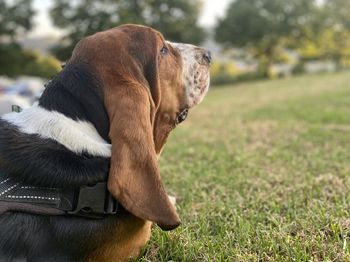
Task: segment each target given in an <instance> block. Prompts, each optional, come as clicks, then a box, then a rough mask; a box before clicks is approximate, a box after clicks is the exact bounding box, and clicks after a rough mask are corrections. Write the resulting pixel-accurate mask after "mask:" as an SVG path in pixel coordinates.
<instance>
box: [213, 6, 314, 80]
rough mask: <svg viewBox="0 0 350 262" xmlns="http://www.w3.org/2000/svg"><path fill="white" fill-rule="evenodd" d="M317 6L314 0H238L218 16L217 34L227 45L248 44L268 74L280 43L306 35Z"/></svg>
mask: <svg viewBox="0 0 350 262" xmlns="http://www.w3.org/2000/svg"><path fill="white" fill-rule="evenodd" d="M314 8H315V1H314V0H291V1H281V0H235V1H233V2H232V3H231V4H230V6H229V7H228V9H227V12H226V16H225V17H224V18H222V19H219V20H218V23H217V25H216V28H215V38H216V40H217V41H218V42H220V43H222V44H224V45H226V46H234V47H245V48H248V49H249V50H250V51H251V52H253V53H254V55H255V56H256V57H257V58H258V59H259V61H260V70H261V73H262V75H263V76H265V77H268V76H269V75H270V72H271V66H272V63H273V60H274V58H275V56H276V52H277V50H278V47H279V46H280V45H282V44H284V43H285V42H287V40H288V39H289V38H294V39H295V40H298V41H299V40H300V39H302V38H303V37H304V29H305V27H306V26H307V25H308V23H310V22H311V21H312V20H313V14H314V12H313V9H314Z"/></svg>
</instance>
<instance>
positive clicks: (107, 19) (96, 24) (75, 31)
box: [50, 0, 205, 60]
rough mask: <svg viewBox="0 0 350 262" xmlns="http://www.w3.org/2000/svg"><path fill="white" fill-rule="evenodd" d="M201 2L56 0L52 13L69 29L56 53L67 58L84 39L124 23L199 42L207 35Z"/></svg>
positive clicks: (182, 40) (196, 0)
mask: <svg viewBox="0 0 350 262" xmlns="http://www.w3.org/2000/svg"><path fill="white" fill-rule="evenodd" d="M201 3H202V2H201V0H193V1H188V0H177V1H172V0H102V1H94V0H55V2H54V6H53V7H52V9H51V11H50V14H51V16H52V19H53V21H54V24H55V25H56V26H58V27H60V28H63V29H65V30H66V32H67V34H66V36H65V37H64V38H63V39H62V40H63V41H62V43H60V45H59V46H56V47H55V48H54V49H53V53H54V54H55V55H56V56H57V57H58V58H59V59H62V60H65V59H67V58H68V57H69V56H70V54H71V51H72V49H73V47H74V45H75V44H76V43H77V42H78V41H79V40H80V39H81V38H83V37H84V36H87V35H90V34H93V33H95V32H97V31H101V30H105V29H108V28H112V27H115V26H118V25H120V24H123V23H138V24H145V25H148V26H151V27H153V28H155V29H157V30H159V31H161V32H162V33H163V34H164V36H165V37H166V38H167V39H169V40H173V41H181V42H190V43H199V42H201V41H202V40H203V39H204V37H205V32H204V30H203V29H202V28H200V27H199V26H198V25H197V19H198V16H199V13H200V9H201Z"/></svg>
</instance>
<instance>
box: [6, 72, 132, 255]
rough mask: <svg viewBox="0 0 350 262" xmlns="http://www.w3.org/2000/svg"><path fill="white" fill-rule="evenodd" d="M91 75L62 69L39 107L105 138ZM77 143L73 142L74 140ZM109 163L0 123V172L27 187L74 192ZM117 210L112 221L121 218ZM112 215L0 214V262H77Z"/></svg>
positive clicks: (103, 234) (102, 235) (103, 174)
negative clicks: (79, 122) (91, 127)
mask: <svg viewBox="0 0 350 262" xmlns="http://www.w3.org/2000/svg"><path fill="white" fill-rule="evenodd" d="M96 85H98V81H96V79H95V78H94V76H93V70H88V68H87V67H86V66H85V67H79V66H68V67H66V68H65V69H64V70H63V72H62V73H60V74H59V75H58V76H57V77H56V78H55V79H54V80H53V81H52V82H51V83H50V84H49V86H48V87H47V89H46V90H45V92H44V94H43V96H42V97H41V99H40V105H41V106H43V107H45V108H46V109H49V110H55V111H58V112H61V113H63V114H65V115H66V116H68V117H70V118H72V119H75V120H76V119H84V120H87V121H90V122H92V123H93V124H94V125H95V127H96V129H97V130H98V131H99V133H100V134H101V136H102V137H104V138H105V139H108V129H109V124H108V117H107V114H106V111H105V108H104V106H103V99H102V95H101V93H100V92H99V91H98V90H100V87H98V86H96ZM77 139H79V138H77ZM109 162H110V159H108V158H103V157H96V156H90V155H88V154H84V153H83V154H80V155H79V154H76V153H73V152H71V151H70V150H69V149H67V148H66V147H65V146H63V145H61V144H59V143H57V142H56V141H54V140H51V139H44V138H41V137H39V136H38V135H34V134H24V133H22V132H20V131H19V130H18V129H17V128H16V127H15V126H13V125H11V124H9V123H8V122H6V121H4V120H0V171H1V172H5V173H7V174H8V175H10V176H11V177H16V178H20V179H24V180H26V181H27V182H29V183H30V184H33V185H43V186H56V187H65V188H69V187H76V186H80V185H86V184H94V183H96V182H98V181H102V180H106V178H107V175H108V169H109ZM124 212H125V211H124V210H118V214H117V216H119V217H120V216H123V214H124ZM117 216H109V217H106V218H103V219H99V220H93V219H85V218H79V217H73V216H69V217H68V216H67V217H66V216H40V215H33V214H25V213H16V212H12V213H6V214H3V215H0V261H13V260H15V259H26V260H24V261H81V260H83V259H84V258H85V257H86V256H87V255H88V254H89V252H90V251H91V250H93V249H95V248H97V247H98V246H99V245H101V244H102V243H103V242H104V241H106V239H107V238H108V236H109V233H110V232H111V230H112V228H113V227H115V226H116V223H117Z"/></svg>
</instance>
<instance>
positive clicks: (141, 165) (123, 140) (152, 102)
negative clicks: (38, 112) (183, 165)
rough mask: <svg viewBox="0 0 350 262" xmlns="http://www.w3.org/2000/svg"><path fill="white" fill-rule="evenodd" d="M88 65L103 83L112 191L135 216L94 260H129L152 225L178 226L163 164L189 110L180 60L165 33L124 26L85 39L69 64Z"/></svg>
mask: <svg viewBox="0 0 350 262" xmlns="http://www.w3.org/2000/svg"><path fill="white" fill-rule="evenodd" d="M163 46H167V47H168V49H169V53H168V54H167V55H165V56H161V55H160V50H161V48H162V47H163ZM82 62H83V63H86V64H90V65H91V66H94V68H95V70H97V72H98V74H99V75H100V77H101V80H102V83H103V93H104V100H105V106H106V110H107V113H108V116H109V120H110V132H109V137H110V139H111V141H112V157H111V168H110V174H109V181H108V188H109V190H110V192H111V193H112V194H113V195H114V197H115V198H116V199H118V201H119V202H120V203H121V204H122V205H123V207H124V208H125V209H126V210H127V211H128V212H130V213H129V214H128V215H127V216H126V217H124V218H121V219H120V220H119V221H118V223H117V226H116V228H115V231H114V232H111V237H110V239H109V241H107V242H106V243H104V244H103V245H102V246H101V247H100V248H99V249H98V250H96V251H95V252H94V253H93V254H91V256H90V257H89V261H126V260H128V259H129V258H130V257H137V256H138V255H139V252H140V250H141V248H142V247H143V246H144V245H145V244H146V242H147V241H148V239H149V237H150V231H151V222H149V221H153V222H156V223H157V224H158V225H159V226H160V227H162V228H163V229H166V230H170V229H173V228H176V227H177V226H178V225H179V224H180V219H179V216H178V215H177V213H176V210H175V208H174V206H173V205H172V204H171V203H170V201H169V199H168V195H167V194H166V192H165V190H164V187H163V184H162V182H161V178H160V173H159V168H158V164H157V159H158V156H159V154H160V152H161V150H162V148H163V146H164V144H165V143H166V139H167V137H168V135H169V133H170V131H171V130H172V129H173V128H174V127H175V118H176V115H177V114H178V113H179V112H180V110H181V109H183V108H184V107H185V102H184V100H185V94H184V88H183V83H182V79H181V72H182V68H181V58H180V55H179V53H178V52H177V51H176V50H174V49H172V48H171V47H170V46H168V45H167V44H166V42H165V41H164V38H163V36H162V35H161V34H160V33H159V32H157V31H155V30H153V29H151V28H148V27H143V26H135V25H124V26H121V27H118V28H114V29H111V30H108V31H105V32H100V33H97V34H95V35H93V36H90V37H87V38H85V39H83V40H82V41H80V42H79V43H78V44H77V46H76V48H75V50H74V52H73V55H72V58H71V59H70V61H69V62H68V63H82Z"/></svg>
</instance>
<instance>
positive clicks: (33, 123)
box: [2, 105, 111, 157]
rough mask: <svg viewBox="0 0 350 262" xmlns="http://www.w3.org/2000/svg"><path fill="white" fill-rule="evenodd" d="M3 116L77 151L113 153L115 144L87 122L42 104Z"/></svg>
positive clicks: (100, 153) (105, 154) (20, 129)
mask: <svg viewBox="0 0 350 262" xmlns="http://www.w3.org/2000/svg"><path fill="white" fill-rule="evenodd" d="M2 119H4V120H5V121H7V122H9V123H10V124H12V125H14V126H16V127H17V128H18V129H19V131H21V132H22V133H26V134H37V135H39V136H40V137H42V138H49V139H53V140H55V141H57V142H58V143H60V144H62V145H64V146H65V147H67V148H68V149H69V150H71V151H73V152H75V153H78V154H82V153H88V154H90V155H93V156H101V157H110V156H111V145H110V144H109V143H107V142H106V141H105V140H104V139H103V138H102V137H101V136H100V135H99V133H98V132H97V130H96V128H95V127H94V126H93V125H92V124H91V123H89V122H87V121H82V120H73V119H72V118H69V117H67V116H65V115H63V114H62V113H59V112H57V111H49V110H47V109H45V108H43V107H41V106H39V105H34V106H32V107H30V108H27V109H24V110H23V111H22V112H21V113H15V112H13V113H9V114H5V115H4V116H2Z"/></svg>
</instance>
